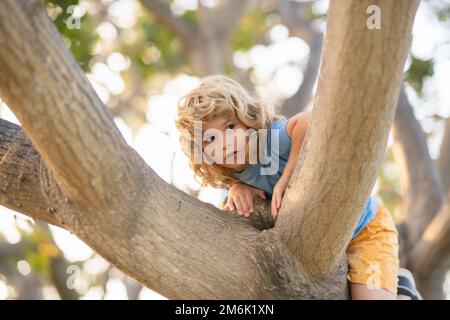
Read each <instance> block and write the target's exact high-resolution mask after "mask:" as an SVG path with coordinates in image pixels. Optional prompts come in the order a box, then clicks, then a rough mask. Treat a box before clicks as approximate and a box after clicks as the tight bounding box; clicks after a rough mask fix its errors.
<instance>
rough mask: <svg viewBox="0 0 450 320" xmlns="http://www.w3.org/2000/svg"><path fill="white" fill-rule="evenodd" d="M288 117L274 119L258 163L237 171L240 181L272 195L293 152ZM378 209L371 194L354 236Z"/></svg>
mask: <svg viewBox="0 0 450 320" xmlns="http://www.w3.org/2000/svg"><path fill="white" fill-rule="evenodd" d="M287 121H288V120H287V119H281V120H277V121H273V122H272V123H271V125H270V128H269V129H270V130H268V132H267V143H266V144H265V147H264V148H262V149H261V150H260V152H261V154H260V157H259V158H258V161H257V163H255V164H249V165H247V167H246V168H245V169H244V170H243V171H241V172H239V173H237V175H236V177H237V179H238V180H239V181H241V182H244V183H246V184H248V185H251V186H253V187H255V188H258V189H261V190H264V191H265V192H266V194H267V195H269V197H272V193H273V189H274V187H275V184H276V183H277V181H278V180H279V179H280V177H281V174H282V173H283V170H284V168H285V167H286V163H287V161H288V159H289V154H290V152H291V146H292V145H291V139H290V138H289V136H288V134H287V131H286V124H287ZM377 210H378V202H377V199H376V198H375V197H373V196H371V197H370V198H369V200H368V202H367V204H366V207H365V210H364V211H363V213H362V214H361V217H360V219H359V221H358V224H357V226H356V230H355V232H354V233H353V238H354V237H355V236H356V235H357V234H358V233H359V232H360V231H361V230H362V229H363V228H364V227H365V226H366V225H367V224H368V223H369V222H370V221H371V220H372V219H373V217H374V216H375V214H376V212H377Z"/></svg>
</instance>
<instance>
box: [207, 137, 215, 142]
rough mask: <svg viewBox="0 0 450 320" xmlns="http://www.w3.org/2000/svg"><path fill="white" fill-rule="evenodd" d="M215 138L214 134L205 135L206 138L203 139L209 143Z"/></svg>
mask: <svg viewBox="0 0 450 320" xmlns="http://www.w3.org/2000/svg"><path fill="white" fill-rule="evenodd" d="M215 139H216V138H215V137H214V136H210V137H207V138H206V139H205V142H207V143H211V142H213V141H214V140H215Z"/></svg>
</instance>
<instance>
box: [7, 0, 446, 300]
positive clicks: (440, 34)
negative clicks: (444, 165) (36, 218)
mask: <svg viewBox="0 0 450 320" xmlns="http://www.w3.org/2000/svg"><path fill="white" fill-rule="evenodd" d="M104 1H105V2H108V1H110V0H104ZM203 2H204V3H205V4H206V5H208V6H214V5H215V4H216V3H217V1H216V0H204V1H203ZM196 5H197V2H196V0H176V1H175V2H174V4H173V7H172V9H173V10H174V11H175V12H177V13H179V14H181V13H182V12H183V11H184V10H185V9H186V8H195V7H196ZM82 6H85V9H84V10H85V11H86V10H87V9H88V7H89V4H88V3H87V1H84V2H82ZM326 7H327V1H326V0H321V1H318V2H317V3H316V5H315V9H316V10H317V11H318V12H320V11H322V12H323V11H325V10H326ZM86 8H87V9H86ZM137 8H138V6H137V5H136V2H135V1H134V0H118V1H116V2H114V4H112V5H111V6H110V9H109V13H110V14H111V15H112V16H113V17H114V22H115V23H116V25H118V26H119V27H122V28H128V27H130V26H132V25H134V23H135V21H136V9H137ZM82 11H83V10H82ZM97 32H98V34H99V35H100V36H101V38H102V40H103V43H102V44H100V45H104V44H105V43H107V42H108V41H114V39H115V37H116V36H117V32H116V29H115V27H114V26H113V25H112V24H111V23H109V22H105V23H103V24H101V25H100V26H99V28H98V30H97ZM413 34H414V38H413V45H412V52H413V53H414V54H415V55H416V56H418V57H419V58H422V59H428V58H431V57H433V58H434V59H435V61H436V64H435V70H434V71H435V76H434V77H433V78H431V79H429V80H428V81H427V82H426V83H425V99H423V100H419V99H418V98H417V97H416V96H415V95H414V93H413V92H412V90H408V94H409V97H410V98H411V101H412V103H413V105H414V106H415V111H416V114H417V117H418V118H419V120H421V122H422V124H423V126H424V129H425V131H427V132H433V136H432V138H431V139H430V141H429V143H430V149H431V153H432V156H433V157H436V156H437V153H438V147H439V145H440V142H441V139H442V123H437V124H436V123H434V122H433V121H431V120H427V119H425V117H426V115H429V114H431V113H435V112H437V113H439V114H441V115H442V116H450V90H448V88H449V83H450V72H449V71H450V32H449V31H448V30H446V29H445V28H444V27H443V26H442V25H440V24H439V23H438V22H437V20H436V18H435V16H434V14H433V13H432V12H431V10H430V8H429V7H428V5H427V4H426V2H423V1H422V2H421V6H420V9H419V11H418V13H417V18H416V22H415V26H414V30H413ZM267 38H268V39H269V44H268V45H257V46H254V47H253V48H251V49H250V50H249V51H247V52H236V53H235V55H234V63H235V64H236V65H237V66H238V67H240V68H242V69H249V68H254V73H253V74H252V78H253V80H255V82H257V83H258V84H260V86H259V89H260V90H259V92H260V93H261V94H262V95H263V97H265V98H271V97H272V98H273V97H275V98H282V97H287V96H290V95H292V94H293V93H295V91H296V90H297V88H298V86H299V85H300V83H301V81H302V78H303V74H302V69H303V68H304V64H305V60H306V59H305V58H306V57H307V55H308V51H309V49H308V46H307V45H306V44H305V42H304V41H302V40H300V39H297V38H292V37H290V36H289V32H288V30H287V28H286V27H285V26H283V25H276V26H274V27H273V28H272V29H271V30H270V31H269V33H268V35H267ZM438 48H439V49H438ZM129 64H130V62H129V59H128V58H127V57H124V56H123V55H122V54H120V53H118V52H115V53H113V54H111V55H110V56H109V57H108V59H107V61H106V63H99V62H97V63H95V64H94V66H93V68H92V72H91V73H90V74H88V78H89V80H90V81H91V83H92V84H93V86H94V89H95V90H96V92H97V93H98V95H99V96H100V98H101V99H102V100H103V101H104V102H105V103H106V102H107V101H108V99H109V97H110V95H111V94H120V93H122V92H123V91H124V89H125V84H124V80H123V79H122V77H121V74H120V72H121V71H122V70H125V69H127V68H128V67H129ZM198 81H199V79H198V78H196V77H191V76H188V75H184V74H181V75H179V76H177V77H175V78H173V79H172V80H171V81H169V82H168V83H167V84H166V85H165V87H164V89H163V91H162V92H161V93H160V94H158V95H152V96H149V97H148V113H147V118H148V121H149V122H148V124H147V125H146V126H145V127H143V128H142V130H141V131H140V132H139V133H138V134H137V135H136V136H135V137H133V136H132V133H131V130H130V129H129V128H128V127H127V125H126V124H125V123H124V122H123V121H122V120H121V119H115V120H116V124H117V125H118V127H119V128H120V130H121V132H122V133H123V134H124V136H125V138H126V140H127V141H128V143H129V144H131V145H132V146H133V147H134V148H136V150H137V151H138V152H139V153H140V154H141V156H142V157H143V158H144V159H145V161H146V162H147V163H148V164H149V165H150V166H151V167H152V168H153V169H154V170H155V171H156V173H157V174H158V175H160V176H161V177H162V178H163V179H164V180H166V181H168V182H170V183H172V184H174V185H175V186H176V187H178V188H180V189H181V190H184V191H187V190H189V189H197V190H198V189H199V185H198V183H196V181H195V180H194V176H193V173H192V171H191V169H190V168H189V166H188V162H187V158H186V157H185V156H184V154H182V152H181V149H180V146H179V144H178V133H177V131H176V128H175V126H174V118H175V114H176V103H177V100H178V99H179V98H180V97H181V96H182V95H183V94H184V93H186V92H187V91H189V90H190V89H192V88H193V87H195V86H196V85H197V84H198ZM264 93H265V96H264ZM0 117H2V118H4V119H7V120H9V121H11V122H14V123H18V121H17V119H16V118H15V117H14V115H13V114H12V112H11V111H10V110H9V109H8V108H7V106H6V105H5V104H4V103H3V104H2V105H0ZM155 151H157V152H155ZM171 163H172V164H173V165H172V167H171V166H170V164H171ZM223 197H224V193H223V192H222V191H220V190H217V189H213V188H203V189H202V190H201V191H200V195H199V198H200V199H201V200H203V201H205V202H210V203H213V204H215V205H217V204H218V203H219V201H220V200H221V199H223ZM0 208H1V209H0V210H1V213H2V216H1V219H0V234H2V235H3V236H4V237H5V239H6V241H8V242H9V243H17V242H19V241H20V239H21V235H20V232H19V229H18V228H20V229H21V230H22V232H27V231H28V232H30V231H31V228H30V226H29V224H28V223H27V222H26V221H27V220H29V219H28V218H26V217H24V216H23V215H20V214H17V213H14V212H12V211H11V210H9V209H6V208H4V207H0ZM14 215H16V216H18V219H17V220H16V222H15V220H14ZM51 231H52V233H53V235H54V238H55V241H56V243H57V245H58V246H59V248H60V249H61V250H62V251H63V252H64V255H65V256H66V258H67V259H68V260H69V261H71V262H75V261H84V263H85V268H84V269H86V272H88V273H89V272H90V273H96V272H101V271H103V270H106V269H107V268H108V266H109V264H108V263H107V262H106V261H104V260H103V259H102V258H101V257H99V256H98V255H96V254H94V253H93V252H92V250H91V249H90V248H89V247H88V246H86V245H85V244H84V243H83V242H81V241H80V240H78V238H77V237H76V236H74V235H72V234H70V233H69V232H67V231H65V230H63V229H60V228H57V227H51ZM21 268H22V270H24V272H26V270H27V266H26V262H25V263H21ZM448 279H449V280H448V281H447V286H450V274H449V275H448ZM10 291H11V288H9V287H8V285H7V284H6V283H5V282H4V281H2V280H1V279H0V299H2V298H6V297H7V296H8V295H9V294H10ZM448 292H449V293H450V290H449V291H448ZM45 294H46V296H47V297H48V298H52V297H53V298H54V297H55V293H54V292H52V290H50V289H48V288H47V289H46V291H45ZM102 294H103V290H102V289H101V288H91V289H90V290H89V291H88V292H86V294H85V295H84V298H89V299H97V298H99V297H101V296H102ZM106 297H107V298H116V299H122V298H126V291H125V287H124V285H123V283H122V281H121V280H120V277H112V278H111V280H110V281H109V282H108V284H107V294H106ZM140 298H142V299H159V298H162V297H161V296H160V295H158V294H157V293H154V292H152V291H151V290H148V289H145V290H143V291H142V292H141V294H140ZM449 298H450V296H449Z"/></svg>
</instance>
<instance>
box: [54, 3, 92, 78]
mask: <svg viewBox="0 0 450 320" xmlns="http://www.w3.org/2000/svg"><path fill="white" fill-rule="evenodd" d="M46 2H47V8H48V10H49V11H50V12H51V13H52V14H51V17H52V19H53V23H54V24H55V26H56V27H57V28H58V30H59V33H60V34H61V35H62V36H63V38H64V39H65V41H66V44H67V46H68V47H69V48H70V50H71V52H72V53H73V55H74V56H75V58H76V59H77V61H78V63H79V64H80V66H81V67H82V68H83V70H84V71H88V70H89V62H90V61H91V59H92V58H93V55H92V47H93V45H94V44H95V42H96V41H98V36H97V34H96V32H95V28H96V27H97V26H98V24H99V23H98V22H97V21H96V19H95V17H92V16H90V15H88V14H85V15H84V16H83V17H81V19H80V26H81V28H80V29H70V28H69V27H68V24H67V23H66V21H67V19H68V18H70V17H71V14H70V13H69V10H68V8H69V7H70V6H74V5H78V4H79V0H47V1H46Z"/></svg>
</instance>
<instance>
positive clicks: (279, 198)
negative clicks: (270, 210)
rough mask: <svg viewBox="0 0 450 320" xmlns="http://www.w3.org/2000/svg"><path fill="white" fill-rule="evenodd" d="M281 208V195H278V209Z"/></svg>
mask: <svg viewBox="0 0 450 320" xmlns="http://www.w3.org/2000/svg"><path fill="white" fill-rule="evenodd" d="M280 207H281V195H280V194H277V209H279V208H280Z"/></svg>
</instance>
